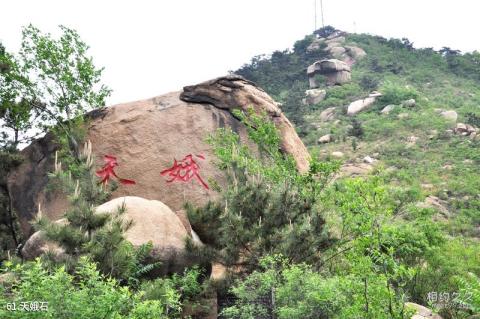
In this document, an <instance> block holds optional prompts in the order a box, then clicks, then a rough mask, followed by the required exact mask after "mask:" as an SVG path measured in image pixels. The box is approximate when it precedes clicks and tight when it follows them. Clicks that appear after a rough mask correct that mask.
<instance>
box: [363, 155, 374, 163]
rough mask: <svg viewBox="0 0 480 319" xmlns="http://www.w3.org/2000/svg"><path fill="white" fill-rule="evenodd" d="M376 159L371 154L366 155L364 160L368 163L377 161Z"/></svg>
mask: <svg viewBox="0 0 480 319" xmlns="http://www.w3.org/2000/svg"><path fill="white" fill-rule="evenodd" d="M375 161H376V160H375V159H374V158H371V157H370V156H365V157H364V158H363V162H364V163H367V164H373V162H375Z"/></svg>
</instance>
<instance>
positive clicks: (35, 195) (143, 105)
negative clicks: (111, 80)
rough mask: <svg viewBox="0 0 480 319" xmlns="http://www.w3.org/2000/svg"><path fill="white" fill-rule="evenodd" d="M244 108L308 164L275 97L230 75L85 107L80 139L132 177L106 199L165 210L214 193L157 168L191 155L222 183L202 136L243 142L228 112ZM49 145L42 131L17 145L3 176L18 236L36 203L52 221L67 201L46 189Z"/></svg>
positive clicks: (302, 166) (203, 172)
mask: <svg viewBox="0 0 480 319" xmlns="http://www.w3.org/2000/svg"><path fill="white" fill-rule="evenodd" d="M248 107H252V108H253V109H254V110H255V112H258V113H263V112H265V113H266V114H268V116H269V118H270V119H271V120H272V121H273V122H274V123H275V124H276V125H277V127H278V128H279V131H280V135H281V146H282V149H283V151H284V152H285V153H288V154H290V155H291V156H292V157H293V158H294V159H295V160H296V163H297V167H298V169H299V170H300V171H306V170H308V161H309V154H308V152H307V149H306V148H305V146H304V144H303V143H302V141H301V140H300V138H299V137H298V136H297V134H296V132H295V129H294V127H293V126H292V124H291V123H290V121H289V120H288V119H287V118H286V117H285V115H284V114H283V113H282V111H281V110H280V108H279V107H278V106H277V104H276V103H275V101H274V100H273V99H272V98H271V97H270V96H269V95H268V94H267V93H265V92H264V91H263V90H262V89H260V88H259V87H257V86H256V85H255V84H254V83H252V82H250V81H247V80H245V79H244V78H242V77H240V76H235V75H231V76H226V77H221V78H217V79H214V80H211V81H207V82H204V83H201V84H198V85H194V86H188V87H185V88H184V91H183V92H172V93H167V94H164V95H161V96H157V97H154V98H151V99H147V100H141V101H135V102H130V103H125V104H119V105H115V106H112V107H108V108H105V109H102V110H98V111H95V112H93V113H92V114H90V117H91V120H90V121H89V123H88V127H87V139H89V140H90V141H91V142H92V145H93V155H94V157H95V158H96V163H95V167H101V166H102V165H103V162H102V159H103V156H104V155H106V154H108V155H112V156H115V157H116V158H117V159H118V163H119V166H118V167H117V168H116V172H117V173H118V175H119V176H125V177H128V178H131V179H134V180H135V181H136V184H135V185H128V186H124V185H120V186H119V187H118V189H117V190H115V192H114V193H113V194H112V195H113V198H115V197H122V196H141V197H143V198H147V199H150V200H159V201H161V202H163V203H165V204H166V205H167V206H168V207H170V208H171V209H172V210H173V211H179V210H181V209H182V208H183V205H184V203H185V202H187V201H188V202H190V203H193V204H194V205H203V204H205V203H206V202H207V201H208V200H211V199H214V198H216V196H218V194H217V193H216V192H214V191H212V190H211V188H210V189H207V188H206V187H204V186H203V185H202V184H201V183H200V182H199V181H198V180H197V179H195V178H194V179H192V180H190V181H189V182H188V183H183V182H172V183H167V180H168V179H169V178H167V177H165V176H161V175H160V172H161V171H162V170H165V169H167V168H170V167H172V165H173V163H174V160H175V159H176V160H177V161H180V160H182V159H183V158H184V157H185V156H187V155H189V154H192V155H193V156H194V158H195V161H196V163H197V164H198V166H199V175H200V176H201V178H202V179H203V180H204V181H205V182H206V184H207V185H208V184H209V181H210V180H215V181H216V182H217V183H219V184H220V185H222V184H223V183H225V181H226V178H225V173H224V172H222V171H220V170H219V169H218V167H217V166H216V165H215V163H214V162H215V161H216V158H215V155H214V154H213V150H212V147H211V146H210V145H209V144H208V143H207V142H206V138H207V137H208V135H209V134H211V133H213V132H215V131H216V130H217V129H218V128H221V127H230V128H231V129H232V130H234V131H235V132H237V133H238V134H239V135H240V138H241V140H242V141H244V142H246V141H247V133H246V127H245V126H244V124H242V123H241V122H240V121H239V120H238V119H237V118H235V117H234V116H233V114H232V112H231V111H232V109H234V108H241V109H247V108H248ZM56 149H57V145H56V144H55V143H54V141H53V138H52V136H51V135H50V134H47V135H46V136H45V137H43V138H41V139H39V140H36V141H34V142H33V143H32V144H31V145H30V146H28V147H27V148H25V149H24V150H23V151H22V153H21V154H22V156H23V158H24V161H23V163H22V164H21V165H20V166H19V167H18V168H17V169H16V170H14V171H13V172H12V173H11V174H10V175H9V182H8V188H9V193H10V194H11V196H12V205H13V208H14V210H15V211H16V212H17V214H18V216H19V220H20V224H21V228H22V231H23V232H24V233H25V234H29V233H30V231H31V225H30V224H29V221H30V220H32V218H33V217H34V215H35V214H36V212H37V209H38V205H39V204H41V207H42V211H43V213H44V216H47V217H48V218H50V219H52V220H58V219H60V218H61V217H62V216H63V214H64V212H65V210H66V208H67V207H68V201H67V198H66V196H65V194H62V193H61V192H58V191H47V184H48V173H49V172H51V171H52V170H53V166H54V158H55V151H56ZM197 155H200V156H201V157H196V156H197Z"/></svg>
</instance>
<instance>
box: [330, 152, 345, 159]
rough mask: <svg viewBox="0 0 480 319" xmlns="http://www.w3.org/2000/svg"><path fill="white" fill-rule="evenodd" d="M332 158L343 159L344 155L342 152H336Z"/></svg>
mask: <svg viewBox="0 0 480 319" xmlns="http://www.w3.org/2000/svg"><path fill="white" fill-rule="evenodd" d="M332 156H333V157H336V158H342V157H343V156H344V154H343V153H342V152H340V151H335V152H332Z"/></svg>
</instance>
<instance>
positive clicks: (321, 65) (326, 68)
mask: <svg viewBox="0 0 480 319" xmlns="http://www.w3.org/2000/svg"><path fill="white" fill-rule="evenodd" d="M350 71H351V69H350V66H349V65H348V64H347V63H345V62H343V61H340V60H337V59H328V60H320V61H317V62H315V63H313V64H312V65H310V66H309V67H308V68H307V75H308V80H309V84H310V88H317V87H318V83H317V82H316V80H315V75H317V74H321V75H324V76H325V77H326V80H327V85H336V84H339V85H341V84H344V83H348V82H350V80H351V74H350Z"/></svg>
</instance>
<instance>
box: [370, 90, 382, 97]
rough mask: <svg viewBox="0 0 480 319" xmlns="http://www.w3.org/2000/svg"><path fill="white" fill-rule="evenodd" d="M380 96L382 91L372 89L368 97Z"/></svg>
mask: <svg viewBox="0 0 480 319" xmlns="http://www.w3.org/2000/svg"><path fill="white" fill-rule="evenodd" d="M380 96H382V93H380V92H378V91H372V92H371V93H370V94H369V95H368V97H380Z"/></svg>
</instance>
